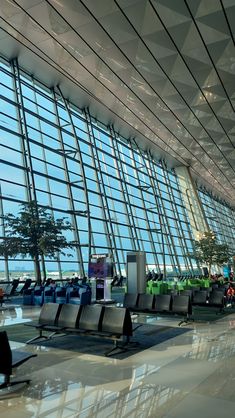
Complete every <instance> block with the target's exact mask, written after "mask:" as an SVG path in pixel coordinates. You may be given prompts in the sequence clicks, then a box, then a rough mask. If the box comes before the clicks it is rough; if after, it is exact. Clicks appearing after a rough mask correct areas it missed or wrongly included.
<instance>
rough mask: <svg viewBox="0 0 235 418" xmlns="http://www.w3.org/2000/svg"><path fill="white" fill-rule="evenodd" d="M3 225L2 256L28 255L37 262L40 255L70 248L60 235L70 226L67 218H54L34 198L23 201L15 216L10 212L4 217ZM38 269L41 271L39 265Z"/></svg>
mask: <svg viewBox="0 0 235 418" xmlns="http://www.w3.org/2000/svg"><path fill="white" fill-rule="evenodd" d="M4 225H5V229H6V236H5V237H4V238H3V242H1V243H0V255H2V256H4V257H16V256H17V255H18V254H20V255H21V256H22V257H23V258H25V257H26V256H27V255H30V256H31V257H32V258H33V259H34V261H35V262H37V263H38V264H39V257H40V256H41V257H43V256H47V257H48V258H53V257H55V256H56V255H57V254H58V253H62V254H65V253H64V250H65V249H66V248H72V247H73V244H72V243H69V242H68V241H67V239H66V238H65V236H63V234H62V233H63V232H64V231H68V230H71V229H72V226H71V224H70V223H69V222H68V221H66V218H60V219H54V218H53V216H52V215H51V214H50V213H48V212H47V210H46V209H44V208H40V207H38V206H37V204H36V202H34V201H31V202H28V203H23V204H22V205H21V209H20V211H19V213H18V216H15V215H13V214H11V213H8V214H7V215H6V216H4ZM67 255H69V254H67ZM37 268H38V269H39V274H40V267H39V265H38V266H37ZM39 279H40V278H39Z"/></svg>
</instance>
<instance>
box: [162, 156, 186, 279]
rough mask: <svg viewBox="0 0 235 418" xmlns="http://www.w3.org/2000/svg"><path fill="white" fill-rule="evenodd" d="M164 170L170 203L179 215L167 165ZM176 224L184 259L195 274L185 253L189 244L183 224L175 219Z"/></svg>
mask: <svg viewBox="0 0 235 418" xmlns="http://www.w3.org/2000/svg"><path fill="white" fill-rule="evenodd" d="M164 168H165V178H166V187H167V190H168V194H169V199H170V202H171V204H172V207H174V208H175V212H176V213H177V214H178V207H177V204H176V202H175V199H174V195H173V193H171V190H170V178H169V174H168V171H167V167H166V164H164ZM175 224H176V227H177V231H178V234H179V236H178V238H179V239H180V243H181V249H182V251H183V254H184V259H185V262H186V265H188V267H190V269H191V272H193V266H192V263H191V260H190V259H188V257H187V254H186V252H185V248H187V243H186V240H185V237H184V233H183V229H182V224H181V222H180V221H179V219H178V218H176V219H175ZM189 232H190V231H189ZM183 243H184V245H182V244H183ZM175 253H176V254H175V256H176V260H177V264H178V268H179V271H180V272H181V267H180V263H179V260H178V255H177V252H175Z"/></svg>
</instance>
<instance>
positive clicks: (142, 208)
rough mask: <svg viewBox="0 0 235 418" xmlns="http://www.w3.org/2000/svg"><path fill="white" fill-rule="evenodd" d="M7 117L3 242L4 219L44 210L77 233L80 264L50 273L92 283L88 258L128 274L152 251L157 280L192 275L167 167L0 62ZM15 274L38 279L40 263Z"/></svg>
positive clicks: (28, 263)
mask: <svg viewBox="0 0 235 418" xmlns="http://www.w3.org/2000/svg"><path fill="white" fill-rule="evenodd" d="M0 107H1V117H0V130H1V139H0V149H1V153H0V164H1V169H0V202H1V204H0V216H1V226H0V236H1V238H3V237H4V234H5V226H4V214H6V213H9V212H10V213H13V214H17V212H18V210H19V205H20V203H21V202H25V201H29V200H36V201H37V203H38V205H39V206H42V207H46V208H47V209H48V210H49V211H51V213H52V214H53V216H54V217H55V218H61V217H64V216H66V217H67V218H68V220H69V221H70V222H71V224H72V225H73V230H72V231H70V232H67V238H68V240H71V241H73V242H74V249H73V251H72V257H67V256H60V257H59V255H58V257H56V258H55V259H46V260H45V261H46V266H47V269H48V271H53V270H55V271H58V269H60V271H62V272H67V271H74V272H76V273H78V274H81V275H84V274H87V269H88V261H89V256H90V254H100V253H102V254H103V253H111V254H112V255H113V259H114V262H115V273H116V274H125V268H126V254H127V252H129V251H145V252H146V256H147V264H148V268H149V269H150V270H152V269H154V270H155V271H156V272H164V269H165V271H167V274H168V276H170V275H171V274H176V273H184V272H188V273H192V272H193V267H194V265H192V260H191V259H190V258H189V257H188V256H187V254H188V253H190V252H192V236H191V231H190V226H189V222H188V218H187V213H186V210H185V207H184V204H183V201H182V198H181V192H180V189H179V184H178V181H177V177H176V175H175V173H174V171H173V170H168V169H167V166H166V164H165V163H164V162H158V161H156V160H155V159H154V158H153V157H152V155H151V153H150V152H149V151H143V150H141V149H140V148H139V146H138V144H137V142H136V141H135V140H134V139H128V140H127V139H125V138H123V137H121V136H120V135H118V134H117V133H116V132H115V131H114V129H113V127H112V126H109V127H106V126H103V125H102V124H101V123H99V122H98V121H96V120H94V119H93V118H92V116H91V115H90V114H89V110H88V109H85V110H83V111H82V110H80V109H79V108H78V107H75V106H74V105H73V104H71V103H69V102H67V101H66V99H65V98H64V97H63V96H62V93H61V92H60V90H59V89H56V90H55V91H54V90H52V89H48V88H47V87H45V86H44V85H42V84H41V83H40V82H39V81H38V80H35V79H33V78H32V77H31V76H29V75H27V74H26V73H25V72H24V71H23V70H21V69H20V68H19V67H18V63H17V61H13V62H11V63H9V62H6V61H5V60H4V59H2V60H1V62H0ZM69 252H70V254H71V251H69ZM8 267H9V270H10V271H11V272H14V271H23V270H33V263H32V260H30V259H24V260H22V259H21V258H20V257H17V258H15V259H9V260H8ZM4 268H6V264H5V262H4V260H3V259H1V260H0V270H1V271H3V270H4Z"/></svg>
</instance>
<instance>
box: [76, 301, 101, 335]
mask: <svg viewBox="0 0 235 418" xmlns="http://www.w3.org/2000/svg"><path fill="white" fill-rule="evenodd" d="M102 318H103V306H102V305H84V306H83V307H82V311H81V315H80V319H79V323H78V329H79V330H86V331H100V330H101V322H102Z"/></svg>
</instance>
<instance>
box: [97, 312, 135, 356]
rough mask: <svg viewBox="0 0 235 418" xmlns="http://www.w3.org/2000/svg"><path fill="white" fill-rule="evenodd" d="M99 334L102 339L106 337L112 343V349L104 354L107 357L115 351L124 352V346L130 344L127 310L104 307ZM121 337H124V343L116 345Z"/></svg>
mask: <svg viewBox="0 0 235 418" xmlns="http://www.w3.org/2000/svg"><path fill="white" fill-rule="evenodd" d="M101 332H102V336H103V337H105V336H106V337H108V338H111V339H112V340H113V341H114V347H113V348H112V349H111V350H109V351H108V352H106V353H105V355H106V356H109V355H110V354H111V353H113V351H115V350H119V351H120V352H123V351H126V345H127V344H128V343H129V342H130V337H131V336H132V322H131V316H130V312H129V309H127V308H116V307H111V306H105V307H104V313H103V317H102V322H101ZM123 336H125V338H126V341H125V342H124V341H122V345H118V342H119V341H120V340H121V338H122V337H123Z"/></svg>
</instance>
